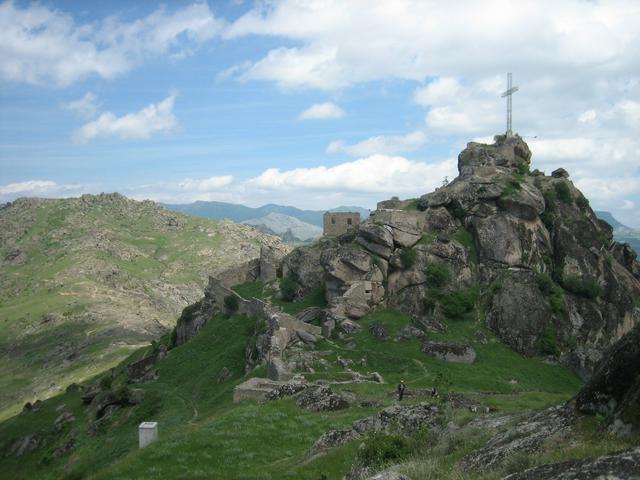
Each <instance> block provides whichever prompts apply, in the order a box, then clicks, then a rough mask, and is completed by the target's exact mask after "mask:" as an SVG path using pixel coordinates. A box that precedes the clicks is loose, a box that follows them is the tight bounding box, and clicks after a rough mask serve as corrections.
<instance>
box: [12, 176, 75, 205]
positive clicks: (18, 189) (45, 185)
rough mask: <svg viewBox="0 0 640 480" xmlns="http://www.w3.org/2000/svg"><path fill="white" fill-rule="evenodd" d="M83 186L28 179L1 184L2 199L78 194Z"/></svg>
mask: <svg viewBox="0 0 640 480" xmlns="http://www.w3.org/2000/svg"><path fill="white" fill-rule="evenodd" d="M82 188H83V186H82V185H77V184H63V185H60V184H58V183H56V182H54V181H53V180H26V181H24V182H16V183H8V184H6V185H0V199H2V200H3V201H9V200H13V199H15V198H17V197H21V196H36V195H37V196H45V197H49V196H57V195H76V194H78V193H79V192H80V191H81V190H82Z"/></svg>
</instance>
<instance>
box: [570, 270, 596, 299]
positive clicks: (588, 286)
mask: <svg viewBox="0 0 640 480" xmlns="http://www.w3.org/2000/svg"><path fill="white" fill-rule="evenodd" d="M562 286H563V287H564V288H565V290H569V291H570V292H572V293H575V294H576V295H580V296H581V297H585V298H592V299H593V298H598V297H599V296H601V295H602V287H601V286H600V285H598V282H596V281H595V280H592V279H590V278H580V277H579V276H578V275H565V276H563V277H562Z"/></svg>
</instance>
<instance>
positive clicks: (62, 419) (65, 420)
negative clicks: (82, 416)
mask: <svg viewBox="0 0 640 480" xmlns="http://www.w3.org/2000/svg"><path fill="white" fill-rule="evenodd" d="M75 420H76V417H74V416H73V414H72V413H70V412H64V413H62V414H61V415H60V416H58V418H56V420H55V422H54V423H53V426H54V428H55V430H56V432H61V431H62V430H63V429H64V427H65V426H66V425H67V424H69V423H73V422H75Z"/></svg>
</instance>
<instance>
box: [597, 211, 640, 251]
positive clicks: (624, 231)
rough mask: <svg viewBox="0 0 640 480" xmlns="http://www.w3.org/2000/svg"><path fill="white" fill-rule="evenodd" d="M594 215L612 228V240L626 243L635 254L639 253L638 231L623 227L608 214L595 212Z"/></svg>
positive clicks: (639, 231)
mask: <svg viewBox="0 0 640 480" xmlns="http://www.w3.org/2000/svg"><path fill="white" fill-rule="evenodd" d="M595 214H596V215H597V216H598V218H600V219H602V220H604V221H605V222H607V223H608V224H609V225H611V226H612V227H613V238H615V239H616V241H618V242H620V243H628V244H629V245H630V246H631V248H633V249H634V250H635V251H636V253H640V230H636V229H633V228H631V227H627V226H626V225H623V224H622V223H620V222H619V221H618V220H617V219H616V218H615V217H614V216H613V215H612V214H611V213H610V212H604V211H597V210H596V212H595Z"/></svg>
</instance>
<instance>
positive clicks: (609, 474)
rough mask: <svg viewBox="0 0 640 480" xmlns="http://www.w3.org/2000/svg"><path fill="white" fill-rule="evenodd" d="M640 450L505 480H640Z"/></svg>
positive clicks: (549, 467)
mask: <svg viewBox="0 0 640 480" xmlns="http://www.w3.org/2000/svg"><path fill="white" fill-rule="evenodd" d="M639 472H640V448H635V449H633V450H627V451H625V452H620V453H615V454H613V455H607V456H604V457H598V458H595V459H586V460H570V461H568V462H560V463H553V464H551V465H543V466H542V467H536V468H530V469H529V470H525V471H524V472H519V473H514V474H512V475H509V476H507V477H505V478H504V480H583V479H586V478H594V479H596V478H598V479H607V480H635V479H638V478H640V473H639Z"/></svg>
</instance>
